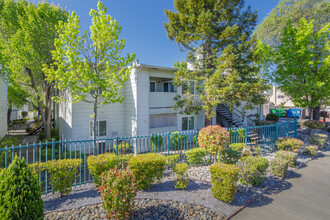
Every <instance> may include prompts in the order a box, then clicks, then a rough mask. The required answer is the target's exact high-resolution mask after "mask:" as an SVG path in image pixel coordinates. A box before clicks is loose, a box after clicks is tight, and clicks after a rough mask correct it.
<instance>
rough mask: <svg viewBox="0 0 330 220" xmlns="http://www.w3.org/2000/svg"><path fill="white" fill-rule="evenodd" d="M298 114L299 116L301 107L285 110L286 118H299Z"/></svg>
mask: <svg viewBox="0 0 330 220" xmlns="http://www.w3.org/2000/svg"><path fill="white" fill-rule="evenodd" d="M300 116H301V109H294V108H290V109H288V111H287V117H288V118H300Z"/></svg>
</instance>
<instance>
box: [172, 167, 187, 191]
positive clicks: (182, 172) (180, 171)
mask: <svg viewBox="0 0 330 220" xmlns="http://www.w3.org/2000/svg"><path fill="white" fill-rule="evenodd" d="M187 170H188V164H187V163H178V164H177V165H175V169H174V172H175V174H176V179H175V188H176V189H185V188H187V186H188V183H189V179H188V173H187Z"/></svg>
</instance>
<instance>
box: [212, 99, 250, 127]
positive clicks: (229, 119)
mask: <svg viewBox="0 0 330 220" xmlns="http://www.w3.org/2000/svg"><path fill="white" fill-rule="evenodd" d="M216 113H217V124H219V125H221V126H223V127H242V126H255V122H254V121H253V120H252V119H250V118H248V117H244V116H243V113H242V112H240V111H239V110H237V109H236V108H234V109H233V111H230V108H229V106H228V105H227V104H220V105H219V106H218V107H217V109H216Z"/></svg>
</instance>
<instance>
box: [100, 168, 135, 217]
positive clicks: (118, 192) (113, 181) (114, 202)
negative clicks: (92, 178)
mask: <svg viewBox="0 0 330 220" xmlns="http://www.w3.org/2000/svg"><path fill="white" fill-rule="evenodd" d="M98 190H99V192H100V193H101V197H102V200H103V206H104V209H105V210H106V211H107V212H108V215H107V218H108V219H129V217H131V216H132V214H133V200H134V198H135V196H136V192H137V184H136V183H135V178H134V176H133V173H132V172H131V171H129V170H128V169H125V170H119V169H118V168H117V167H115V168H114V169H110V170H109V171H107V172H104V173H103V174H102V175H101V185H100V186H99V188H98Z"/></svg>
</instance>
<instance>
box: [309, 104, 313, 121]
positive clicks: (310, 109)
mask: <svg viewBox="0 0 330 220" xmlns="http://www.w3.org/2000/svg"><path fill="white" fill-rule="evenodd" d="M312 112H313V108H312V107H311V106H309V107H308V120H312Z"/></svg>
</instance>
